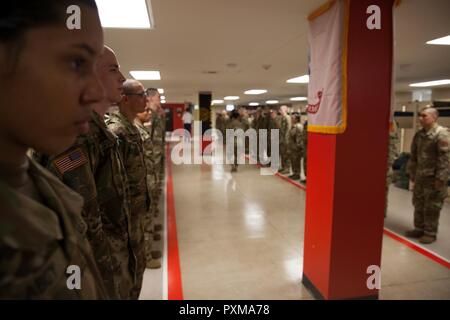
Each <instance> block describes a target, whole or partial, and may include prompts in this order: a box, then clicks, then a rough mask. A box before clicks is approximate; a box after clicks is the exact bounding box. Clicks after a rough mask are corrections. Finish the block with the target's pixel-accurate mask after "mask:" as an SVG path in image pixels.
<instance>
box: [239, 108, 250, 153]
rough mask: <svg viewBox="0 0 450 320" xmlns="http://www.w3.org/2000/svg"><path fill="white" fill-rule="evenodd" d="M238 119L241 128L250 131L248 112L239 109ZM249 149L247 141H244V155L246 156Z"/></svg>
mask: <svg viewBox="0 0 450 320" xmlns="http://www.w3.org/2000/svg"><path fill="white" fill-rule="evenodd" d="M239 119H240V121H241V122H242V127H243V129H242V130H244V132H245V131H247V130H248V129H250V121H249V119H248V112H247V110H246V109H245V108H244V107H241V108H239ZM249 149H250V145H249V139H247V138H246V139H245V153H246V154H248V152H249Z"/></svg>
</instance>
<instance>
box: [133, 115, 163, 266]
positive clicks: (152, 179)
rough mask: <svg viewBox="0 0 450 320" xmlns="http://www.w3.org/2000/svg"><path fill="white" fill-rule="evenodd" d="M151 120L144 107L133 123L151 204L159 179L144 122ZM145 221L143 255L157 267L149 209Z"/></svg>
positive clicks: (149, 136) (147, 130)
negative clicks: (141, 145) (139, 137)
mask: <svg viewBox="0 0 450 320" xmlns="http://www.w3.org/2000/svg"><path fill="white" fill-rule="evenodd" d="M150 120H151V111H150V110H149V109H147V108H146V110H145V111H144V112H140V113H138V114H137V118H136V119H135V121H134V124H135V125H136V127H137V128H138V130H139V133H140V134H141V138H142V144H143V146H144V155H145V164H146V166H147V190H148V192H149V197H150V199H151V200H152V201H151V203H152V205H153V204H154V203H155V202H156V201H155V200H156V197H155V195H154V188H155V185H157V182H158V180H159V176H158V171H157V169H158V168H157V167H156V166H155V162H154V156H153V142H152V139H151V129H150V130H149V129H148V128H147V127H146V126H144V123H147V122H149V121H150ZM146 218H147V219H146V221H145V243H146V247H145V255H146V258H147V268H149V269H158V268H160V267H161V262H160V261H158V258H160V257H161V251H158V250H152V249H153V248H152V247H153V237H154V233H155V230H154V215H153V214H152V212H151V211H150V212H149V214H148V215H146Z"/></svg>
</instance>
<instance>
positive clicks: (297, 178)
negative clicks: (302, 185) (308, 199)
mask: <svg viewBox="0 0 450 320" xmlns="http://www.w3.org/2000/svg"><path fill="white" fill-rule="evenodd" d="M289 179H292V180H300V175H298V174H293V175H290V176H289Z"/></svg>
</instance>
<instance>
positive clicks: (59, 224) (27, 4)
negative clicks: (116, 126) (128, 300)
mask: <svg viewBox="0 0 450 320" xmlns="http://www.w3.org/2000/svg"><path fill="white" fill-rule="evenodd" d="M70 5H78V6H79V7H80V9H81V11H82V13H83V28H82V29H79V30H68V28H67V26H66V18H67V14H66V10H67V7H68V6H70ZM37 9H38V10H37ZM0 15H1V19H0V20H1V23H0V90H1V94H0V128H1V132H0V141H1V150H2V151H1V153H0V226H1V228H0V253H1V255H0V298H2V299H103V298H108V293H107V291H106V289H105V287H104V285H103V280H102V276H101V275H100V273H99V271H98V268H97V265H96V262H95V260H94V257H93V253H92V250H91V246H90V244H89V242H88V241H87V240H86V223H85V222H84V221H83V219H82V216H81V211H82V207H83V199H82V198H81V196H80V195H79V194H77V193H76V192H74V191H73V190H71V189H70V188H68V187H67V186H65V185H64V184H63V183H61V181H59V180H58V179H57V178H56V177H54V176H53V175H52V174H51V173H50V172H48V171H47V170H46V169H44V168H42V167H41V166H40V165H39V164H37V163H36V162H35V161H34V160H32V159H30V158H29V157H28V156H27V150H28V149H29V148H32V149H34V150H36V151H37V152H40V153H43V154H57V153H60V152H62V151H63V150H65V149H66V148H68V147H69V146H70V145H72V144H73V143H74V141H75V139H76V136H77V135H79V134H84V133H86V132H87V131H88V130H89V124H88V122H89V120H90V114H91V111H92V106H93V105H94V104H96V103H99V102H100V101H101V99H102V97H103V88H102V86H101V84H100V83H99V79H98V76H97V74H96V70H95V69H96V68H95V65H96V62H97V59H98V57H99V56H100V55H101V52H102V51H103V32H102V28H101V25H100V20H99V17H98V11H97V8H96V4H95V2H94V1H87V0H84V1H80V0H73V1H72V0H71V1H65V0H61V1H49V0H42V1H40V2H39V3H38V4H36V3H35V2H32V1H20V0H17V1H8V2H5V3H3V4H2V12H1V14H0ZM43 39H45V41H42V40H43ZM79 43H83V44H84V46H85V48H88V50H86V49H84V48H81V49H80V48H79V47H78V44H79ZM62 55H64V57H65V58H64V59H61V56H62ZM80 61H83V63H82V64H80ZM55 86H57V90H55ZM24 90H26V94H24ZM36 97H39V99H36ZM18 115H20V116H18ZM72 165H73V163H68V166H69V167H70V166H72ZM70 266H73V267H74V268H72V269H70V268H69V267H70ZM72 275H73V276H75V277H76V276H77V275H78V276H79V284H80V285H81V287H78V288H77V284H76V283H73V282H72V283H71V281H70V278H72ZM69 277H70V278H69ZM70 285H74V287H73V288H71V287H70Z"/></svg>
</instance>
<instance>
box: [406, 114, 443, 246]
mask: <svg viewBox="0 0 450 320" xmlns="http://www.w3.org/2000/svg"><path fill="white" fill-rule="evenodd" d="M437 118H438V112H437V110H436V109H434V108H425V109H423V110H422V111H421V112H420V117H419V119H420V123H421V125H422V129H421V130H419V131H418V132H417V133H416V134H415V135H414V138H413V142H412V145H411V159H410V161H409V163H408V173H409V175H410V179H411V180H412V181H413V182H414V194H413V204H414V227H415V228H414V229H413V230H410V231H407V232H406V236H408V237H412V238H420V239H419V241H420V242H421V243H424V244H428V243H432V242H434V241H436V236H437V231H438V224H439V215H440V211H441V209H442V205H443V202H444V199H445V198H446V197H447V181H448V172H449V133H448V131H447V129H446V128H444V127H441V126H440V125H438V124H437Z"/></svg>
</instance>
